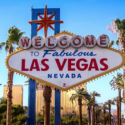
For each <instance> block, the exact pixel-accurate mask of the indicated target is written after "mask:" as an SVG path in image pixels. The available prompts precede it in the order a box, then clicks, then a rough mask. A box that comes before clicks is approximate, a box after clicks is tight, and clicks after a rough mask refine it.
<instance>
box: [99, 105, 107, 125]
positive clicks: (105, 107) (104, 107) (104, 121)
mask: <svg viewBox="0 0 125 125" xmlns="http://www.w3.org/2000/svg"><path fill="white" fill-rule="evenodd" d="M101 109H102V110H103V116H104V119H103V124H104V125H106V119H105V113H106V110H107V109H108V107H107V106H106V104H104V105H103V106H102V107H101Z"/></svg>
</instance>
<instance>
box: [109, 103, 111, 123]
mask: <svg viewBox="0 0 125 125" xmlns="http://www.w3.org/2000/svg"><path fill="white" fill-rule="evenodd" d="M109 125H111V105H110V104H109Z"/></svg>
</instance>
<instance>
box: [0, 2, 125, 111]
mask: <svg viewBox="0 0 125 125" xmlns="http://www.w3.org/2000/svg"><path fill="white" fill-rule="evenodd" d="M45 4H47V7H48V8H60V10H61V20H63V21H64V24H61V31H63V30H66V31H69V32H72V33H74V34H78V35H81V36H86V35H88V34H92V35H94V36H95V37H96V38H97V37H98V36H99V35H100V34H107V35H108V36H109V37H110V39H111V40H112V39H114V40H116V39H117V36H114V35H112V34H111V33H110V32H108V31H107V30H106V27H107V26H108V25H109V24H110V23H111V22H112V21H113V20H114V19H115V18H117V17H118V18H120V19H123V18H125V13H124V12H125V11H124V6H125V0H61V1H60V0H53V1H52V0H19V1H18V0H11V1H10V0H4V1H1V3H0V16H1V17H0V22H1V23H0V42H4V41H6V39H7V31H8V29H9V28H10V27H11V26H13V25H15V26H16V27H18V28H21V30H22V31H25V36H28V37H30V34H31V27H30V25H29V24H28V21H30V20H31V5H32V6H33V8H44V7H45ZM38 34H39V35H40V36H43V30H41V31H40V32H39V33H38ZM53 34H54V32H53V31H52V30H49V32H48V35H53ZM114 47H117V46H116V45H114ZM5 57H6V52H5V50H4V48H3V49H2V50H1V51H0V83H2V84H3V85H6V84H7V69H6V67H5V63H4V62H5ZM119 72H121V73H122V72H123V71H122V69H121V70H120V71H119ZM113 75H116V72H115V73H113V74H110V75H108V76H105V77H102V78H101V79H99V80H95V81H94V82H91V83H89V84H88V85H87V88H88V91H89V92H92V91H97V92H98V93H100V94H101V98H97V101H98V102H99V103H102V102H105V101H107V100H108V99H112V98H114V97H116V96H117V95H118V91H117V90H116V91H113V90H111V87H110V85H109V82H110V80H111V79H112V76H113ZM26 80H27V79H26V78H24V77H21V76H19V75H14V81H13V83H14V84H15V85H17V84H21V85H24V84H25V83H24V82H25V81H26ZM3 85H2V86H0V97H2V96H3ZM27 99H28V87H27V86H24V100H23V104H24V105H28V100H27ZM112 107H113V108H116V106H112ZM123 109H124V105H122V110H123Z"/></svg>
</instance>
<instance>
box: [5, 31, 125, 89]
mask: <svg viewBox="0 0 125 125" xmlns="http://www.w3.org/2000/svg"><path fill="white" fill-rule="evenodd" d="M60 35H70V36H74V35H73V34H70V33H67V32H61V33H59V34H56V35H55V37H57V36H60ZM106 49H108V50H111V51H114V52H117V53H119V54H120V55H121V56H122V63H121V64H120V65H119V66H117V67H114V68H112V69H110V70H108V71H105V72H103V73H100V74H98V75H96V76H93V77H91V78H88V79H86V80H83V81H81V82H79V83H76V84H74V85H72V86H69V87H67V88H62V87H59V86H57V85H54V84H52V83H50V82H47V81H45V80H42V79H39V78H36V77H34V76H31V75H29V74H26V73H23V72H21V71H18V70H16V69H13V68H11V67H10V66H9V64H8V60H9V58H10V57H11V56H12V55H13V54H16V53H18V52H21V51H23V49H19V50H17V51H14V52H13V53H11V54H9V55H8V56H7V58H6V61H5V63H6V66H7V68H8V69H9V70H12V71H14V72H17V73H19V74H21V75H24V77H25V76H27V77H29V78H31V79H34V80H36V81H39V82H40V83H43V85H48V86H51V87H54V88H57V89H59V90H62V91H67V90H70V89H72V88H74V87H76V86H78V85H81V84H84V83H87V82H90V81H92V80H94V79H96V78H98V77H100V76H103V75H106V74H109V73H110V72H114V71H115V70H118V69H120V68H121V67H122V66H123V65H124V62H125V57H124V54H123V53H122V52H121V51H119V50H117V49H114V48H110V47H106Z"/></svg>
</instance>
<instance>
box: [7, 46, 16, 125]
mask: <svg viewBox="0 0 125 125" xmlns="http://www.w3.org/2000/svg"><path fill="white" fill-rule="evenodd" d="M11 52H13V48H12V46H10V48H9V53H11ZM13 75H14V72H13V71H11V70H8V80H7V116H6V125H11V106H12V85H13Z"/></svg>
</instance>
